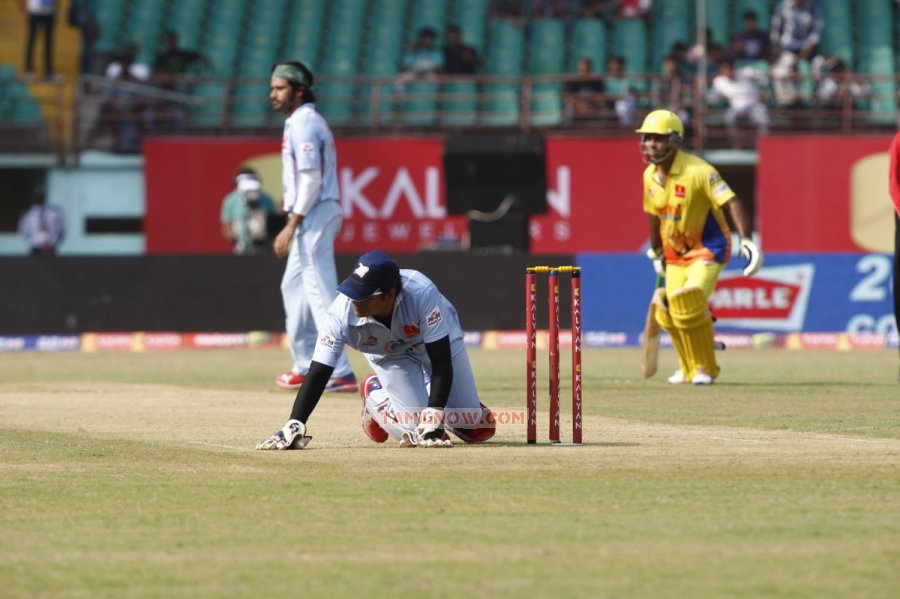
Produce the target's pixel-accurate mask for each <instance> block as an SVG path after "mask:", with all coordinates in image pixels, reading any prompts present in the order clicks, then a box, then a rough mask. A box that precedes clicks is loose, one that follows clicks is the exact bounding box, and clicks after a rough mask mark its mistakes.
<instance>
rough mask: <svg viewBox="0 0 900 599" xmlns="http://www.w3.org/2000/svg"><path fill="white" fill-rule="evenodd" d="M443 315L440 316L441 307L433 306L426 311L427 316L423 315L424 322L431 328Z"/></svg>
mask: <svg viewBox="0 0 900 599" xmlns="http://www.w3.org/2000/svg"><path fill="white" fill-rule="evenodd" d="M442 319H443V317H442V316H441V309H440V308H438V307H435V309H434V310H432V311H431V312H429V313H428V316H426V317H425V324H426V325H428V328H433V327H434V326H436V325H437V324H438V323H439V322H441V320H442Z"/></svg>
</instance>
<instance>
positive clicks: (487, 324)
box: [0, 252, 573, 335]
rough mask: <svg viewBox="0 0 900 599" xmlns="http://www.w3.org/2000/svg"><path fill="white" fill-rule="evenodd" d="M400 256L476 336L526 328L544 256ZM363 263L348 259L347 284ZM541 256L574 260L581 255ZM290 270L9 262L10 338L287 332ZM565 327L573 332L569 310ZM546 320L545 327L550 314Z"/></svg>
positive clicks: (1, 269) (1, 315)
mask: <svg viewBox="0 0 900 599" xmlns="http://www.w3.org/2000/svg"><path fill="white" fill-rule="evenodd" d="M396 259H397V261H398V262H399V263H400V266H401V267H402V268H413V269H416V270H421V271H422V272H424V273H426V274H427V275H428V276H429V277H430V278H431V279H432V280H434V281H435V283H437V284H438V286H439V287H440V288H441V290H442V291H443V292H444V295H446V296H447V297H448V298H449V299H450V301H452V302H453V303H454V305H455V306H456V308H457V310H458V311H459V313H460V318H461V320H462V323H463V327H464V328H465V329H466V330H472V331H477V330H486V329H521V328H523V327H524V317H523V311H524V305H525V300H524V270H525V267H526V266H528V265H530V264H533V263H534V260H535V258H533V257H529V256H526V255H521V256H501V255H478V254H472V253H466V252H434V253H426V254H417V255H402V256H396ZM355 260H356V256H354V255H341V256H338V258H337V264H338V275H339V278H343V277H344V276H346V275H347V274H349V273H350V272H351V271H352V269H353V266H354V263H355ZM539 260H540V262H541V263H542V264H572V263H573V258H572V257H571V256H542V257H541V258H540V259H539ZM283 269H284V262H283V261H281V260H278V259H276V258H275V257H274V256H271V255H269V256H247V257H237V256H219V255H214V256H153V257H120V258H101V257H96V258H95V257H83V258H75V257H71V258H70V257H56V258H31V257H22V258H19V257H15V258H2V259H0V280H2V281H4V285H3V287H4V289H3V293H0V334H14V335H15V334H57V333H82V332H100V331H182V332H191V331H223V332H227V331H257V330H259V331H280V330H282V329H283V327H284V309H283V308H282V304H281V294H280V290H279V285H280V281H281V274H282V272H283ZM565 295H566V294H565V290H563V296H565ZM562 301H564V302H565V301H568V300H567V299H566V297H563V298H562ZM564 305H565V304H564ZM561 322H562V324H563V326H567V323H568V316H567V315H566V311H565V310H563V315H562V318H561ZM539 323H540V324H541V325H542V326H545V323H546V310H539Z"/></svg>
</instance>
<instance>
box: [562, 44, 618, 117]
mask: <svg viewBox="0 0 900 599" xmlns="http://www.w3.org/2000/svg"><path fill="white" fill-rule="evenodd" d="M576 72H577V74H578V75H579V78H577V79H571V80H569V81H566V83H565V86H564V87H563V101H564V102H565V110H566V112H565V114H566V120H567V121H568V122H572V121H577V120H585V119H595V118H597V117H598V116H599V114H600V112H601V111H602V110H603V109H605V108H608V107H609V106H608V104H607V102H606V93H605V92H606V86H605V85H604V84H603V79H602V78H601V77H600V75H598V74H595V73H594V63H593V61H591V59H590V58H588V57H586V56H582V57H581V58H579V59H578V66H577V71H576Z"/></svg>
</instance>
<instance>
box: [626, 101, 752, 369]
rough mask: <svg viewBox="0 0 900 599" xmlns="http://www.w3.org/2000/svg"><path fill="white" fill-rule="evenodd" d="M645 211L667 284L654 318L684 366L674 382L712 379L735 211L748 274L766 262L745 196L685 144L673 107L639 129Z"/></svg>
mask: <svg viewBox="0 0 900 599" xmlns="http://www.w3.org/2000/svg"><path fill="white" fill-rule="evenodd" d="M636 133H639V134H640V136H641V138H640V150H641V156H642V157H643V159H644V162H646V163H647V168H646V169H644V175H643V180H644V211H645V212H646V213H647V214H649V216H650V219H649V222H650V248H649V249H648V250H647V257H648V258H649V259H650V260H651V261H652V262H653V267H654V270H655V271H656V273H657V275H658V276H664V277H665V281H666V284H665V288H664V289H658V290H657V291H656V294H655V296H654V303H655V305H656V320H657V322H659V324H660V326H661V327H662V328H663V329H665V330H666V331H667V332H668V333H669V335H670V336H671V337H672V342H673V345H674V346H675V349H676V351H677V353H678V363H679V366H680V368H679V369H678V370H677V371H675V373H674V374H672V376H670V377H669V379H668V380H669V383H671V384H673V385H677V384H681V383H693V384H694V385H711V384H712V383H713V382H714V381H715V379H716V377H717V376H718V375H719V366H718V364H717V363H716V356H715V350H714V348H715V343H714V340H713V321H712V315H711V313H710V310H709V304H708V298H709V297H710V296H711V295H712V293H713V291H714V290H715V288H716V281H717V280H718V277H719V274H720V273H721V272H722V269H723V268H724V267H725V265H726V264H727V263H728V261H729V259H730V258H731V230H730V229H729V226H728V222H727V220H726V218H725V214H726V213H727V214H728V216H730V217H731V221H732V222H733V223H734V226H735V228H736V229H737V233H738V236H739V237H740V240H741V250H740V255H741V257H742V258H744V259H746V260H747V265H746V266H745V267H744V275H745V276H748V277H749V276H752V275H754V274H756V273H757V272H758V271H759V269H760V268H762V265H763V255H762V251H761V250H760V248H759V246H758V245H757V244H756V243H755V242H754V241H753V240H752V239H751V234H752V228H751V224H750V222H749V218H748V217H747V212H746V209H745V207H744V204H743V202H741V200H740V198H738V197H737V196H736V195H735V193H734V192H733V191H732V190H731V187H729V185H728V184H727V183H726V182H725V180H724V179H723V178H722V176H721V175H720V174H719V172H718V171H717V170H716V169H715V167H713V166H712V165H711V164H709V163H708V162H706V161H705V160H703V159H702V158H700V157H699V156H695V155H693V154H690V153H688V152H686V151H684V150H683V149H682V147H681V145H682V143H683V141H684V124H683V123H682V122H681V119H680V118H679V117H678V115H677V114H675V113H674V112H671V111H669V110H654V111H652V112H650V113H649V114H648V115H647V116H646V117H645V118H644V122H643V124H642V125H641V127H640V129H637V130H636Z"/></svg>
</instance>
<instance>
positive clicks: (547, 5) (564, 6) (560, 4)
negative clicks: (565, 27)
mask: <svg viewBox="0 0 900 599" xmlns="http://www.w3.org/2000/svg"><path fill="white" fill-rule="evenodd" d="M571 14H572V5H571V2H570V1H569V0H531V16H532V17H534V18H536V19H547V18H557V19H565V18H567V17H569V16H571Z"/></svg>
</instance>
